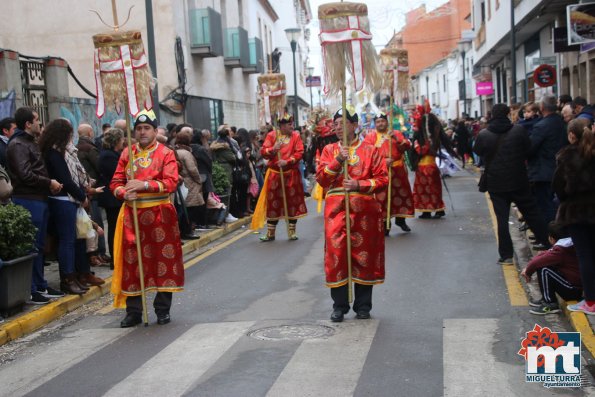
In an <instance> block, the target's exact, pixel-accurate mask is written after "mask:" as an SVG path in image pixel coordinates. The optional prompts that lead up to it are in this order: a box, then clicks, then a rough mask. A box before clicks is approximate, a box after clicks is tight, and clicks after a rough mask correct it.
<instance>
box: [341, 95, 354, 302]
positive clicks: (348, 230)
mask: <svg viewBox="0 0 595 397" xmlns="http://www.w3.org/2000/svg"><path fill="white" fill-rule="evenodd" d="M341 97H342V110H343V113H342V114H343V117H342V118H341V119H342V121H343V147H346V148H348V149H349V147H350V145H351V142H349V139H348V137H347V89H346V88H345V85H343V87H342V88H341ZM348 167H349V158H346V159H345V161H344V162H343V177H344V179H347V178H349V170H348ZM350 212H351V211H350V209H349V192H348V191H347V190H346V191H345V232H346V233H347V298H348V300H349V303H351V302H353V285H352V277H351V215H350Z"/></svg>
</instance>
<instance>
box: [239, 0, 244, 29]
mask: <svg viewBox="0 0 595 397" xmlns="http://www.w3.org/2000/svg"><path fill="white" fill-rule="evenodd" d="M238 21H240V26H242V27H243V26H244V4H243V2H242V0H238Z"/></svg>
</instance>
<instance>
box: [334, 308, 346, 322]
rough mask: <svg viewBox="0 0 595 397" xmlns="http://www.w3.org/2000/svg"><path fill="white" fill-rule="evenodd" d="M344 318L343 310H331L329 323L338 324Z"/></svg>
mask: <svg viewBox="0 0 595 397" xmlns="http://www.w3.org/2000/svg"><path fill="white" fill-rule="evenodd" d="M344 316H345V314H344V313H343V310H341V309H335V310H333V312H332V314H331V321H332V322H333V323H340V322H342V321H343V317H344Z"/></svg>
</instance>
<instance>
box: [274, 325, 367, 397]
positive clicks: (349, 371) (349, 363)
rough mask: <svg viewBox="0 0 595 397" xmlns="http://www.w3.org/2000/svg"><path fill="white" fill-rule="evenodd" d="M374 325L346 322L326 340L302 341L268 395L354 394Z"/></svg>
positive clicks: (339, 396)
mask: <svg viewBox="0 0 595 397" xmlns="http://www.w3.org/2000/svg"><path fill="white" fill-rule="evenodd" d="M330 324H331V323H330V322H329V325H330ZM377 328H378V320H365V321H363V320H353V321H347V322H344V323H342V324H341V325H338V326H336V333H335V334H334V335H333V336H331V337H329V338H328V339H309V340H305V341H303V342H302V344H301V345H300V347H299V348H298V349H297V350H296V352H295V354H294V355H293V357H292V358H291V360H290V361H289V362H288V363H287V365H286V366H285V368H284V369H283V371H282V372H281V374H280V375H279V377H278V378H277V380H276V381H275V383H274V384H273V386H272V387H271V389H270V390H269V392H268V393H267V396H270V397H286V396H295V395H296V392H298V391H299V392H298V394H299V395H300V396H320V395H324V396H327V397H333V396H337V397H344V396H351V395H353V393H354V391H355V388H356V386H357V382H358V380H359V377H360V374H361V372H362V369H363V366H364V363H365V362H366V356H367V355H368V352H369V350H370V346H371V345H372V341H373V340H374V335H375V334H376V330H377Z"/></svg>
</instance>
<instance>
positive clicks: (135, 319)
mask: <svg viewBox="0 0 595 397" xmlns="http://www.w3.org/2000/svg"><path fill="white" fill-rule="evenodd" d="M140 323H142V318H141V315H140V314H138V313H126V317H124V320H122V321H121V322H120V328H130V327H134V326H135V325H138V324H140Z"/></svg>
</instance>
